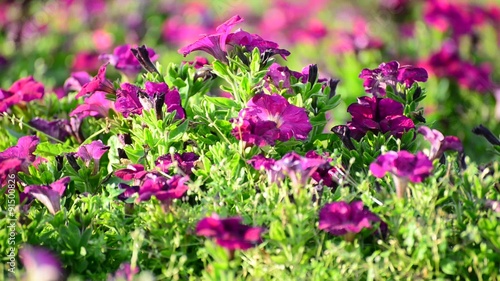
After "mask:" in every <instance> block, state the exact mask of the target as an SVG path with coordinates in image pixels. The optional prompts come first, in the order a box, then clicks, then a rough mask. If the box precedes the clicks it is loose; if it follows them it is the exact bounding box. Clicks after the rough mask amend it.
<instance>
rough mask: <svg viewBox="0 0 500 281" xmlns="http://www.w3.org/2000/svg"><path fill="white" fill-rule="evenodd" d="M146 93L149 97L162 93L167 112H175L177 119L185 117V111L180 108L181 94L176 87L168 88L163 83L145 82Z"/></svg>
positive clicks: (152, 97)
mask: <svg viewBox="0 0 500 281" xmlns="http://www.w3.org/2000/svg"><path fill="white" fill-rule="evenodd" d="M145 87H146V93H147V94H148V95H149V97H150V98H151V99H154V98H155V97H158V96H160V95H163V96H164V97H165V105H166V107H167V112H174V111H175V112H176V113H175V117H176V118H177V119H185V118H186V111H185V110H184V108H182V103H181V96H180V94H179V91H177V90H176V89H172V90H170V89H169V88H168V86H167V84H165V83H154V82H149V81H148V82H146V83H145Z"/></svg>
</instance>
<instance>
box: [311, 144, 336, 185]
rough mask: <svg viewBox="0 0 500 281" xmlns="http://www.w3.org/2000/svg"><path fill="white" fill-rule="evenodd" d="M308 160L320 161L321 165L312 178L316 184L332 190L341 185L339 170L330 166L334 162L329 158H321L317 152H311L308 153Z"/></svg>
mask: <svg viewBox="0 0 500 281" xmlns="http://www.w3.org/2000/svg"><path fill="white" fill-rule="evenodd" d="M305 157H306V158H309V159H318V160H320V161H324V162H319V163H321V164H320V165H318V167H317V169H316V170H315V171H314V172H313V173H312V175H311V178H312V179H313V180H314V181H315V182H316V184H318V185H319V184H321V185H324V186H328V187H331V188H335V187H337V186H338V184H339V180H340V178H339V169H338V168H336V167H333V166H332V165H330V163H329V162H331V161H332V159H331V158H328V156H326V157H325V156H321V155H319V154H318V153H317V152H316V151H314V150H311V151H309V152H307V153H306V155H305Z"/></svg>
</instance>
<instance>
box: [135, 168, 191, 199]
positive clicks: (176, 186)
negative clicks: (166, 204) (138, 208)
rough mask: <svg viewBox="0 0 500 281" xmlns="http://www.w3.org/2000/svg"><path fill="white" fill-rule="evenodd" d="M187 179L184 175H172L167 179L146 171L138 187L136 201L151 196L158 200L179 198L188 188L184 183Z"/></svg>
mask: <svg viewBox="0 0 500 281" xmlns="http://www.w3.org/2000/svg"><path fill="white" fill-rule="evenodd" d="M188 180H189V178H188V177H186V176H184V177H183V176H180V175H174V176H173V177H172V178H171V179H167V178H165V177H163V176H161V175H158V174H156V173H148V174H147V175H146V176H145V178H144V180H143V182H142V185H141V186H140V187H139V191H138V193H139V197H138V198H137V201H138V202H142V201H147V200H149V199H150V198H151V197H152V196H155V197H156V199H158V200H159V201H170V200H172V199H177V198H181V197H182V196H184V194H185V193H186V191H187V190H188V186H187V185H186V182H187V181H188Z"/></svg>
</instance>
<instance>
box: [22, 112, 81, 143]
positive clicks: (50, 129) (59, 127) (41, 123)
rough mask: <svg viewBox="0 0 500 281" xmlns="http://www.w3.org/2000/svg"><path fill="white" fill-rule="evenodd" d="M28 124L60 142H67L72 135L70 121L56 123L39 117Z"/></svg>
mask: <svg viewBox="0 0 500 281" xmlns="http://www.w3.org/2000/svg"><path fill="white" fill-rule="evenodd" d="M28 124H29V125H30V126H32V127H33V128H35V129H37V130H40V131H42V132H44V133H45V134H47V135H49V136H51V137H53V138H55V139H58V140H60V141H65V140H66V139H67V138H68V137H69V136H70V135H71V133H72V130H71V126H70V124H69V121H68V120H62V119H57V120H54V121H47V120H44V119H41V118H38V117H37V118H34V119H32V120H31V121H30V122H29V123H28ZM49 140H50V139H49ZM50 141H52V140H50Z"/></svg>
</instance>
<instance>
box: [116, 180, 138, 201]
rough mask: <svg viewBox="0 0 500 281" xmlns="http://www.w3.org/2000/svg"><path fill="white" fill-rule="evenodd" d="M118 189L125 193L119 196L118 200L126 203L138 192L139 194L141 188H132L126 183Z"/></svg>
mask: <svg viewBox="0 0 500 281" xmlns="http://www.w3.org/2000/svg"><path fill="white" fill-rule="evenodd" d="M118 189H120V190H123V193H122V194H120V195H118V199H119V200H122V201H126V200H127V199H129V198H130V197H132V196H134V194H136V193H137V192H139V186H138V185H133V186H130V185H128V184H125V183H119V184H118Z"/></svg>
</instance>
